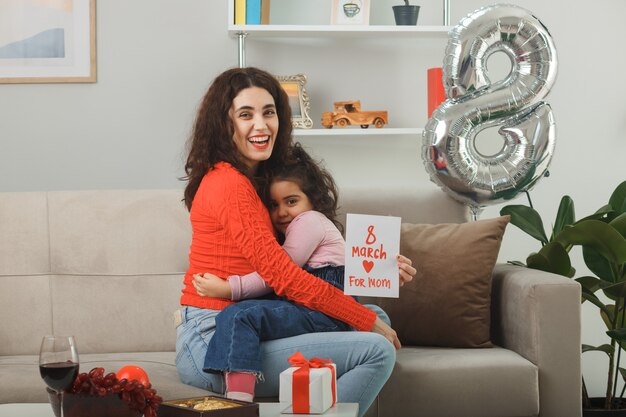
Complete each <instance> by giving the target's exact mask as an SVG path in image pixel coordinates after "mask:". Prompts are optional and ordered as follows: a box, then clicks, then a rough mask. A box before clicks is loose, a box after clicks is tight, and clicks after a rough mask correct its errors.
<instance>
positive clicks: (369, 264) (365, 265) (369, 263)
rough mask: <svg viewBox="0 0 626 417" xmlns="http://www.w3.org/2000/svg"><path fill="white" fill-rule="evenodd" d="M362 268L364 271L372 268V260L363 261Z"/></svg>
mask: <svg viewBox="0 0 626 417" xmlns="http://www.w3.org/2000/svg"><path fill="white" fill-rule="evenodd" d="M363 268H364V269H365V272H370V271H371V270H372V268H374V262H372V261H363Z"/></svg>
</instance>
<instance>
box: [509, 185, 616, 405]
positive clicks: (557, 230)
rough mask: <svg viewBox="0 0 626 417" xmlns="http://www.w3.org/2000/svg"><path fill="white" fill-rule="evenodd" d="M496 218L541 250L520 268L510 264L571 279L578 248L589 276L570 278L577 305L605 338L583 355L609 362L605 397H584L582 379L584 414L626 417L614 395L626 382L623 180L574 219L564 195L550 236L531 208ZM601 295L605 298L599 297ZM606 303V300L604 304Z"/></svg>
mask: <svg viewBox="0 0 626 417" xmlns="http://www.w3.org/2000/svg"><path fill="white" fill-rule="evenodd" d="M500 214H501V215H510V216H511V224H513V225H515V226H517V227H519V228H520V229H521V230H522V231H524V232H525V233H527V234H528V235H530V236H532V237H533V238H535V239H537V240H539V241H540V242H541V246H542V247H541V249H540V250H539V251H538V252H536V253H531V254H530V255H529V256H528V257H527V259H526V263H525V264H524V263H523V262H519V261H513V262H510V263H513V264H516V265H521V266H525V267H528V268H533V269H540V270H543V271H548V272H552V273H556V274H560V275H564V276H566V277H570V278H573V277H574V276H575V275H576V270H575V269H574V268H573V267H572V262H571V258H570V251H571V250H572V249H573V248H574V247H576V246H578V247H581V249H582V258H583V261H584V263H585V265H586V267H587V268H588V269H589V271H591V272H592V274H594V275H583V276H579V277H577V278H575V279H576V281H578V282H579V283H580V285H581V289H582V302H590V303H591V304H593V305H594V306H596V307H597V308H598V310H599V313H600V315H601V317H602V320H603V322H604V323H605V325H606V327H607V331H606V334H607V336H608V338H609V340H610V343H606V344H602V345H600V346H591V345H582V352H583V353H584V352H589V351H600V352H604V353H605V354H606V355H607V357H608V363H609V367H608V375H607V387H606V394H605V396H604V397H600V398H589V396H588V395H587V390H586V386H585V381H584V378H583V393H582V398H583V416H597V415H602V416H605V415H607V414H604V411H601V410H613V414H610V415H619V416H626V398H624V391H625V390H626V386H625V388H624V389H622V390H621V392H620V393H617V380H618V377H619V376H621V378H622V380H623V381H624V382H626V369H625V368H622V367H620V360H621V356H622V350H624V349H626V181H624V182H622V183H621V184H619V185H618V186H617V188H616V189H615V190H614V191H613V193H612V194H611V197H610V198H609V201H608V204H606V205H604V206H602V207H601V208H600V209H598V210H597V211H596V212H595V213H593V214H591V215H589V216H587V217H584V218H582V219H580V220H578V221H576V220H575V210H574V202H573V201H572V199H571V198H570V197H569V196H567V195H566V196H564V197H563V198H562V199H561V202H560V205H559V208H558V211H557V215H556V219H555V221H554V225H553V227H552V232H551V234H550V237H549V238H548V236H547V235H546V233H545V229H544V226H543V221H542V220H541V216H540V215H539V213H538V212H537V211H536V210H534V209H533V208H532V207H528V206H524V205H508V206H505V207H503V208H502V209H501V210H500ZM600 293H603V294H604V297H602V296H599V294H600ZM606 299H608V300H609V301H606V302H605V301H604V300H606ZM616 410H620V411H616ZM616 412H617V413H621V412H623V414H615V413H616Z"/></svg>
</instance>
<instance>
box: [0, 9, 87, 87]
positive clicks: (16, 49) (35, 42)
mask: <svg viewBox="0 0 626 417" xmlns="http://www.w3.org/2000/svg"><path fill="white" fill-rule="evenodd" d="M0 16H1V17H2V19H1V21H0V28H1V30H0V83H91V82H95V81H96V0H73V1H67V0H46V1H40V0H2V1H0ZM5 19H6V20H5ZM2 22H11V24H10V25H4V24H2Z"/></svg>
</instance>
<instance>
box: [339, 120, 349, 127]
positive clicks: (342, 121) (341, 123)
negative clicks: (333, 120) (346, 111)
mask: <svg viewBox="0 0 626 417" xmlns="http://www.w3.org/2000/svg"><path fill="white" fill-rule="evenodd" d="M337 126H339V127H346V126H348V121H347V120H346V119H339V120H337Z"/></svg>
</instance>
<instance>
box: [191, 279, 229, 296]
mask: <svg viewBox="0 0 626 417" xmlns="http://www.w3.org/2000/svg"><path fill="white" fill-rule="evenodd" d="M193 286H194V288H195V289H196V291H197V292H198V294H199V295H202V296H205V297H217V298H226V299H228V300H230V299H231V297H232V296H233V295H232V293H231V291H230V284H229V283H228V281H227V280H225V279H222V278H220V277H218V276H216V275H213V274H209V273H205V274H195V275H194V276H193Z"/></svg>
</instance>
